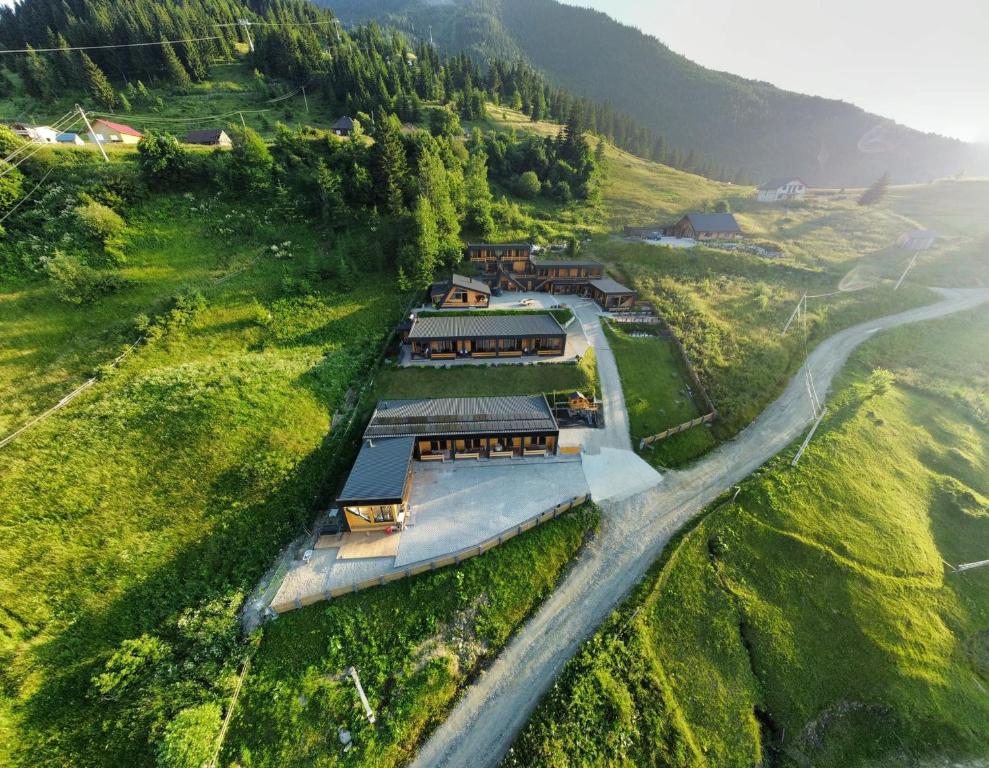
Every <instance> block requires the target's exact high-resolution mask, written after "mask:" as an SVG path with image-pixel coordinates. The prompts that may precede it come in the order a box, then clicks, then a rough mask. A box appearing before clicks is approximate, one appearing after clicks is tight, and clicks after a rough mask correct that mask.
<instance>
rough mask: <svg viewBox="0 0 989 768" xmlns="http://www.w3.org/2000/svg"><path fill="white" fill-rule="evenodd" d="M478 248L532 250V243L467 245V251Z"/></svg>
mask: <svg viewBox="0 0 989 768" xmlns="http://www.w3.org/2000/svg"><path fill="white" fill-rule="evenodd" d="M478 248H527V249H528V250H530V251H531V250H532V243H468V244H467V250H468V251H473V250H477V249H478Z"/></svg>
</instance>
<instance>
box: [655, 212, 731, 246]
mask: <svg viewBox="0 0 989 768" xmlns="http://www.w3.org/2000/svg"><path fill="white" fill-rule="evenodd" d="M666 234H668V235H670V236H671V237H680V238H688V237H689V238H691V239H693V240H736V239H738V238H740V237H741V236H742V228H741V227H740V226H738V221H736V220H735V217H734V216H733V215H732V214H730V213H688V214H687V215H686V216H684V217H683V218H682V219H680V221H678V222H677V223H676V224H674V225H673V226H672V227H669V228H668V229H667V232H666Z"/></svg>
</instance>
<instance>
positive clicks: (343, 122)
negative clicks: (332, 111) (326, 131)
mask: <svg viewBox="0 0 989 768" xmlns="http://www.w3.org/2000/svg"><path fill="white" fill-rule="evenodd" d="M330 128H331V129H332V130H334V131H352V130H354V118H352V117H348V116H347V115H344V116H343V117H338V118H337V119H336V122H335V123H333V125H331V126H330Z"/></svg>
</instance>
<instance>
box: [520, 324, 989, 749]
mask: <svg viewBox="0 0 989 768" xmlns="http://www.w3.org/2000/svg"><path fill="white" fill-rule="evenodd" d="M987 334H989V313H987V312H986V311H985V310H984V309H982V310H978V311H976V312H971V313H968V314H967V315H965V316H960V317H956V318H949V319H945V320H941V321H936V322H932V323H927V324H924V325H922V326H917V327H913V326H908V327H904V328H901V329H898V330H896V331H893V332H891V333H889V334H884V335H882V336H878V337H876V338H875V339H874V340H873V341H871V342H870V343H869V344H868V345H866V346H865V347H863V348H862V349H861V350H860V351H859V352H857V353H856V354H855V355H854V356H853V359H852V361H851V365H850V368H849V369H848V372H847V373H846V374H845V375H844V376H843V379H842V381H840V382H839V383H838V384H837V386H836V392H837V394H836V395H835V396H834V397H833V398H832V400H831V402H832V406H831V412H830V413H829V416H828V417H827V418H826V419H825V421H824V423H823V424H822V427H821V429H820V430H819V432H818V433H817V436H816V437H815V438H814V441H813V442H812V443H811V446H810V448H809V450H808V451H807V453H806V454H805V455H804V458H803V460H802V461H801V463H800V465H799V466H798V467H797V468H796V469H793V468H791V467H790V466H789V462H788V458H789V456H786V455H785V456H782V457H780V458H779V459H777V460H775V461H773V462H771V463H770V465H769V466H768V468H767V469H765V470H763V471H761V472H759V473H757V474H756V475H755V476H754V477H753V478H751V479H749V480H748V481H746V482H745V483H743V485H742V490H741V493H740V494H739V495H738V496H737V498H735V499H733V500H730V499H727V498H726V499H725V500H724V502H723V503H722V504H721V505H720V506H717V507H716V508H715V509H714V510H712V511H711V512H710V513H709V515H708V516H707V517H706V518H704V519H703V520H702V522H700V523H699V524H698V525H697V526H696V527H695V528H694V529H693V530H691V531H689V532H688V533H686V534H684V535H683V536H682V537H681V539H680V540H679V542H677V543H676V544H675V545H671V547H670V548H668V550H667V553H666V554H665V555H664V559H663V560H662V561H661V562H660V563H659V564H658V565H657V566H656V567H655V568H654V569H653V572H652V574H651V575H650V576H649V577H648V578H647V579H646V581H645V582H644V583H643V585H642V586H641V588H640V590H639V592H638V593H637V594H636V595H635V596H634V597H633V598H631V599H630V600H629V601H628V602H627V603H626V605H625V606H623V607H622V608H621V609H619V610H618V611H616V612H615V614H614V615H613V617H612V618H611V619H610V620H609V622H608V623H607V624H606V625H605V626H604V627H603V628H602V629H601V630H600V631H599V632H598V633H597V635H596V636H595V637H594V638H593V639H592V640H591V641H589V642H588V643H587V644H586V645H585V646H584V648H583V649H582V651H581V653H580V654H579V655H578V656H577V657H576V659H575V660H574V661H572V662H571V663H570V664H569V665H568V667H567V668H566V670H565V672H564V674H563V677H562V679H561V682H560V683H559V684H558V685H557V686H556V687H555V688H554V689H553V690H552V692H551V693H550V694H549V696H548V697H547V699H546V700H545V701H544V702H543V703H542V704H541V705H540V708H539V710H538V711H537V713H536V715H535V717H534V718H533V720H532V721H531V722H530V724H529V725H528V726H527V728H526V729H525V730H524V732H523V734H522V736H521V737H520V739H519V741H518V742H517V743H516V745H515V748H514V752H513V754H512V756H511V757H510V759H509V760H508V761H506V764H507V765H512V766H521V765H525V766H553V765H562V764H565V759H566V758H565V757H564V756H565V755H568V754H569V755H572V754H581V755H582V757H583V759H584V760H585V761H586V762H587V763H588V764H594V765H602V766H612V765H613V766H618V765H677V766H688V765H690V766H694V765H697V766H704V765H710V766H718V768H722V767H723V766H739V768H742V767H743V766H745V767H747V766H751V765H754V764H758V763H762V764H767V763H768V764H773V765H780V766H791V765H792V766H799V765H815V766H821V767H822V768H826V767H828V766H835V768H838V767H839V766H840V767H841V768H848V767H850V766H865V765H869V766H877V765H882V766H899V765H915V764H928V762H930V763H931V764H934V763H937V762H938V760H940V759H956V760H964V759H965V758H966V757H979V756H984V755H985V754H986V752H987V750H989V732H987V731H986V728H985V723H986V722H989V702H987V699H986V695H985V690H986V685H987V684H989V661H987V659H989V569H986V570H982V571H972V572H969V573H966V574H952V573H948V572H947V571H946V569H945V567H944V565H943V563H942V559H944V560H947V561H948V562H950V563H959V562H970V561H973V560H981V559H985V557H986V542H987V541H989V481H987V478H989V420H987V419H986V417H985V412H983V413H982V417H981V419H973V416H974V415H976V414H975V413H973V411H972V410H971V409H972V407H973V401H972V400H971V399H970V398H966V397H961V398H959V393H963V394H964V393H969V395H972V396H974V395H976V394H978V395H979V396H981V397H982V399H981V401H980V402H981V403H982V404H983V405H984V392H985V381H986V378H985V377H986V371H987V370H989V356H987V350H989V347H986V345H985V344H984V343H981V344H980V343H978V342H973V341H971V337H975V338H978V339H982V340H984V339H985V338H986V335H987ZM876 364H883V365H885V366H887V367H888V368H891V369H893V370H894V372H895V374H896V375H897V376H900V377H902V378H901V380H900V382H898V383H896V384H894V385H893V386H891V387H884V386H882V385H880V384H878V383H876V381H877V380H876V379H875V378H874V377H872V376H871V374H870V371H871V370H873V366H874V365H876ZM945 364H948V365H947V367H944V366H945ZM956 372H957V373H956ZM976 390H980V391H978V392H976ZM977 404H978V403H977V402H975V403H974V405H977Z"/></svg>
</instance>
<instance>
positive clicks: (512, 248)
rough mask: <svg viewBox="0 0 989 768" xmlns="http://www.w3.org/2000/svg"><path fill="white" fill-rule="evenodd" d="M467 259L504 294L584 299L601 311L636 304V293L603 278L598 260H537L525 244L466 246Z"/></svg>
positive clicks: (530, 247) (529, 246)
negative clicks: (549, 294)
mask: <svg viewBox="0 0 989 768" xmlns="http://www.w3.org/2000/svg"><path fill="white" fill-rule="evenodd" d="M467 258H468V259H470V262H471V263H472V264H473V265H474V267H475V268H476V269H477V271H478V273H479V274H480V276H481V278H482V279H483V280H486V281H488V282H489V283H490V284H491V285H492V286H495V287H497V288H498V289H500V290H503V291H537V292H541V293H552V294H557V295H560V294H570V295H577V296H586V297H588V298H592V299H594V300H595V301H597V302H598V303H599V304H601V306H602V307H603V308H604V309H618V308H628V307H632V306H633V305H634V304H635V299H636V293H635V291H633V290H632V289H631V288H626V287H625V286H624V285H622V284H621V283H619V282H617V281H615V280H612V279H611V278H607V277H605V275H604V265H603V264H602V263H601V262H599V261H591V260H588V259H546V260H542V259H540V260H536V259H534V258H533V257H532V246H531V245H529V244H528V243H503V244H492V243H476V244H472V245H468V246H467ZM595 284H598V285H597V287H595ZM605 299H607V301H608V303H607V304H606V303H604V300H605Z"/></svg>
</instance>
